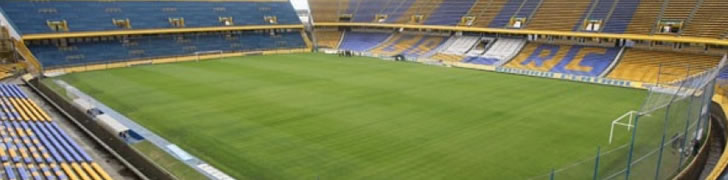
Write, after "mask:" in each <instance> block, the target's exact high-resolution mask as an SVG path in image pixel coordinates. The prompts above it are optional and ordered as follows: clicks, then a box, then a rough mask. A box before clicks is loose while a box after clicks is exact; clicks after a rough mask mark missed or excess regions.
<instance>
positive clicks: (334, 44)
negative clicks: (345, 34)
mask: <svg viewBox="0 0 728 180" xmlns="http://www.w3.org/2000/svg"><path fill="white" fill-rule="evenodd" d="M341 34H342V33H341V31H337V30H317V31H316V43H317V45H318V47H319V48H333V49H335V48H338V47H339V41H341Z"/></svg>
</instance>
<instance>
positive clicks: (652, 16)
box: [312, 0, 728, 39]
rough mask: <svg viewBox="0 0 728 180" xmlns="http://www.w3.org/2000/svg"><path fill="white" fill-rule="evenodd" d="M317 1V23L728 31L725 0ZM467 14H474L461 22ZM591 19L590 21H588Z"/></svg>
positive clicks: (695, 32)
mask: <svg viewBox="0 0 728 180" xmlns="http://www.w3.org/2000/svg"><path fill="white" fill-rule="evenodd" d="M313 2H315V4H316V5H317V6H323V7H314V8H313V9H312V14H313V16H314V19H322V21H316V22H336V21H339V19H338V17H339V16H342V15H344V14H351V15H352V16H353V17H352V19H351V21H353V22H376V20H375V17H376V15H377V14H383V15H387V16H388V17H387V18H386V20H385V21H381V22H378V23H414V22H412V20H413V18H412V16H414V15H421V16H422V18H423V19H422V20H423V21H424V22H419V23H420V24H422V23H424V24H427V25H450V26H452V25H465V26H473V27H491V28H514V27H513V26H514V24H512V23H513V22H516V21H514V18H522V19H523V20H525V21H524V22H520V27H517V28H525V29H534V30H555V31H584V32H605V33H620V34H621V33H627V34H654V33H655V32H658V29H657V28H659V27H658V26H657V23H658V22H659V21H660V20H675V21H683V32H681V33H682V34H681V35H686V36H699V37H710V38H719V39H722V38H725V36H726V35H728V34H727V33H728V31H726V30H725V29H726V28H728V27H726V24H728V16H726V15H725V14H726V13H722V12H720V10H721V9H725V7H728V1H721V0H705V1H696V0H670V1H666V0H448V1H443V0H403V1H393V0H350V1H344V0H338V1H337V0H312V4H314V3H313ZM345 2H346V3H345ZM337 8H344V9H337ZM332 13H333V14H332ZM318 16H323V17H326V18H318ZM464 17H472V18H474V19H470V20H468V21H461V20H462V18H464ZM690 17H693V18H692V19H691V18H690ZM323 19H325V20H323ZM345 21H346V20H345ZM461 22H462V23H461ZM587 22H590V23H589V24H586V23H587ZM592 23H593V25H590V24H592ZM415 24H416V23H415ZM586 27H589V28H586Z"/></svg>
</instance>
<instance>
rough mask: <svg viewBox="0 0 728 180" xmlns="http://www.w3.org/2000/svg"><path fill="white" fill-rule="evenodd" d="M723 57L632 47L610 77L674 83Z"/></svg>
mask: <svg viewBox="0 0 728 180" xmlns="http://www.w3.org/2000/svg"><path fill="white" fill-rule="evenodd" d="M720 59H721V57H719V56H709V55H700V54H689V53H678V52H661V51H648V50H639V49H629V50H627V51H625V53H624V55H623V57H622V58H621V59H620V61H619V64H617V66H616V67H614V69H613V70H612V71H611V73H609V75H608V77H609V78H613V79H623V80H631V81H639V82H646V83H659V84H666V83H673V82H674V81H677V80H682V79H685V78H688V77H689V76H691V75H694V74H698V73H702V72H704V71H706V70H708V69H710V68H713V67H716V66H717V65H718V63H719V62H720Z"/></svg>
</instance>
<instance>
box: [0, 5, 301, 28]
mask: <svg viewBox="0 0 728 180" xmlns="http://www.w3.org/2000/svg"><path fill="white" fill-rule="evenodd" d="M0 7H2V8H3V10H5V13H6V14H7V16H8V17H9V18H10V19H11V20H12V21H13V22H14V23H15V25H16V26H17V28H18V29H19V31H20V32H22V33H24V34H37V33H54V32H55V31H53V30H51V29H50V28H49V27H48V25H47V24H46V21H49V20H50V21H61V20H66V21H67V23H68V29H69V31H70V32H79V31H106V30H124V29H123V28H120V27H118V26H116V25H115V24H113V23H112V19H129V20H130V24H131V27H132V29H157V28H174V26H172V25H171V23H170V21H169V18H184V27H213V26H223V24H222V23H221V22H220V20H219V18H220V17H232V18H233V22H234V25H236V26H243V25H269V24H270V23H269V22H266V21H265V19H264V17H265V16H276V17H277V21H278V22H277V24H301V21H300V20H299V19H298V16H297V15H296V13H295V11H294V9H293V6H292V5H291V4H290V3H289V2H285V1H282V2H218V1H212V2H186V1H170V2H159V1H81V0H78V1H74V0H71V1H46V2H35V1H0Z"/></svg>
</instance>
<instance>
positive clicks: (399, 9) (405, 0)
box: [382, 0, 415, 23]
mask: <svg viewBox="0 0 728 180" xmlns="http://www.w3.org/2000/svg"><path fill="white" fill-rule="evenodd" d="M414 3H415V0H391V2H390V3H389V5H388V6H387V7H386V8H384V9H383V10H382V14H386V15H387V20H386V21H384V22H387V23H394V22H407V21H409V18H410V17H409V16H406V17H405V16H404V13H405V11H407V9H409V8H410V7H411V6H412V4H414ZM400 20H401V21H400Z"/></svg>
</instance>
